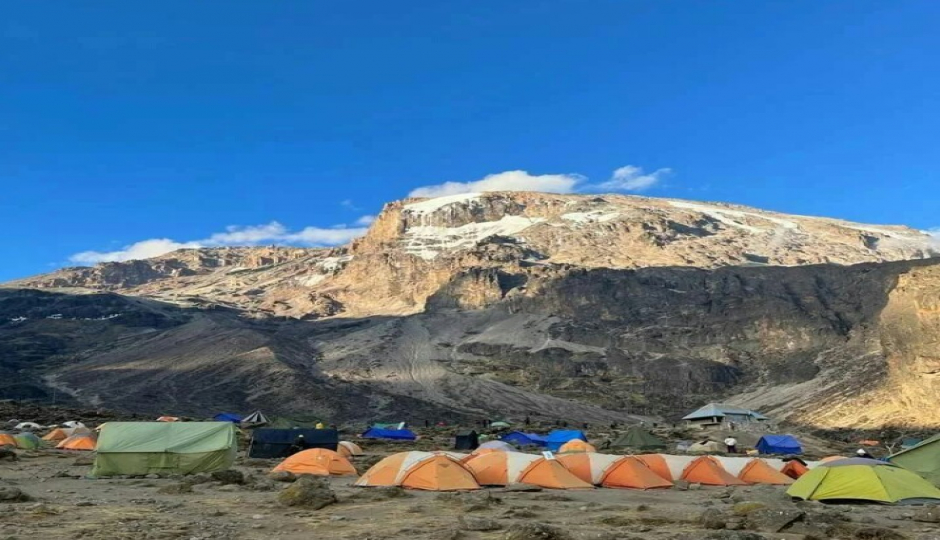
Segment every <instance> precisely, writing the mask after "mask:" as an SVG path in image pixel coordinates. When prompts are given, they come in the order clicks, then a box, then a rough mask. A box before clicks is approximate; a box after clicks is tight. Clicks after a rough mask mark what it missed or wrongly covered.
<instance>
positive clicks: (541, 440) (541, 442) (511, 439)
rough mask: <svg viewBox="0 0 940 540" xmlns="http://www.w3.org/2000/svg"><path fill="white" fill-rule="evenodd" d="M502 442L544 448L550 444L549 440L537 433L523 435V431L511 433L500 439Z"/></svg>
mask: <svg viewBox="0 0 940 540" xmlns="http://www.w3.org/2000/svg"><path fill="white" fill-rule="evenodd" d="M500 440H501V441H505V442H507V443H510V444H515V445H516V446H542V447H544V446H545V445H546V444H548V439H546V438H545V437H543V436H541V435H538V434H536V433H523V432H521V431H511V432H509V433H507V434H505V435H503V436H502V437H500Z"/></svg>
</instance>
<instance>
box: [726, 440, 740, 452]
mask: <svg viewBox="0 0 940 540" xmlns="http://www.w3.org/2000/svg"><path fill="white" fill-rule="evenodd" d="M725 446H727V447H728V453H729V454H737V453H738V440H737V439H735V438H734V437H730V436H729V437H728V438H727V439H725Z"/></svg>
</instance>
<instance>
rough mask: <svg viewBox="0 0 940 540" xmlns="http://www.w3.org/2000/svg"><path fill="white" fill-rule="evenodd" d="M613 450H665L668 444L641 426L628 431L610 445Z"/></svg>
mask: <svg viewBox="0 0 940 540" xmlns="http://www.w3.org/2000/svg"><path fill="white" fill-rule="evenodd" d="M610 446H611V448H633V449H636V450H639V451H641V452H649V451H651V450H665V449H666V443H665V442H663V441H662V440H661V439H659V438H658V437H656V436H655V435H653V434H652V433H650V432H649V431H646V430H645V429H643V428H642V427H640V426H634V427H632V428H630V429H628V430H627V431H626V432H625V433H624V434H622V435H621V436H619V437H617V438H616V439H614V441H613V442H612V443H610Z"/></svg>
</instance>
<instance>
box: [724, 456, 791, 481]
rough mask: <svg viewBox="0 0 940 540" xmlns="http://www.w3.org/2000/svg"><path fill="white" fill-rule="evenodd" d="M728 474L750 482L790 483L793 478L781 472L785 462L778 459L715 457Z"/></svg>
mask: <svg viewBox="0 0 940 540" xmlns="http://www.w3.org/2000/svg"><path fill="white" fill-rule="evenodd" d="M712 459H714V460H716V461H718V463H719V464H721V466H722V468H724V470H725V471H727V472H728V474H730V475H732V476H734V477H736V478H738V479H739V480H744V481H745V482H747V483H748V484H768V485H779V486H783V485H790V484H792V483H793V479H792V478H790V477H789V476H786V475H785V474H783V473H781V472H780V470H779V469H781V468H782V467H783V466H784V464H783V462H782V461H778V460H764V459H760V458H750V457H714V458H712Z"/></svg>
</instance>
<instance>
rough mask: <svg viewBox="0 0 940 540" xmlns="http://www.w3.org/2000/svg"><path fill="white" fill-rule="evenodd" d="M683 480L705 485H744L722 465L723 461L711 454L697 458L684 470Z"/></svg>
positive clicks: (744, 483)
mask: <svg viewBox="0 0 940 540" xmlns="http://www.w3.org/2000/svg"><path fill="white" fill-rule="evenodd" d="M681 479H682V480H685V481H686V482H689V483H691V484H702V485H703V486H743V485H746V484H747V482H745V481H744V480H741V479H739V478H737V477H735V476H734V475H732V474H731V473H729V472H728V471H726V470H725V468H724V467H722V466H721V462H720V461H718V460H717V459H715V458H714V457H711V456H702V457H700V458H696V459H695V460H693V461H692V462H691V463H689V464H688V466H686V468H685V469H684V470H683V471H682V476H681Z"/></svg>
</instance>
